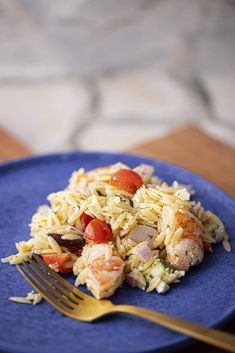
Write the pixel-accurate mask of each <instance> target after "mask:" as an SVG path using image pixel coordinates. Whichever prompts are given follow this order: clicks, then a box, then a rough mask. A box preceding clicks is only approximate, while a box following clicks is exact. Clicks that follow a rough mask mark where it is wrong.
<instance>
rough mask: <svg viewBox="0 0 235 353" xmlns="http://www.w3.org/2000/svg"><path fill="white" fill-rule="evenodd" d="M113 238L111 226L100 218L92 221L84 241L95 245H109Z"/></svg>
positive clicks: (86, 230) (85, 233)
mask: <svg viewBox="0 0 235 353" xmlns="http://www.w3.org/2000/svg"><path fill="white" fill-rule="evenodd" d="M112 237H113V233H112V230H111V228H110V226H109V225H108V224H107V223H105V222H104V221H101V220H100V219H98V218H94V219H93V220H92V221H90V223H89V224H88V226H87V227H86V229H85V232H84V239H85V240H88V241H93V242H94V243H108V242H109V241H110V240H112Z"/></svg>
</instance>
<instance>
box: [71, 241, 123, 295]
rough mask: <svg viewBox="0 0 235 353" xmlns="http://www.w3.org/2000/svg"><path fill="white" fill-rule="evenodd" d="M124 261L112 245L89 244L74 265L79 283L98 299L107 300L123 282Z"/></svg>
mask: <svg viewBox="0 0 235 353" xmlns="http://www.w3.org/2000/svg"><path fill="white" fill-rule="evenodd" d="M124 265H125V264H124V261H123V260H122V259H121V258H120V256H119V254H118V252H117V250H116V249H115V248H114V247H112V245H111V244H89V245H86V246H85V247H84V249H83V252H82V255H81V257H80V258H79V259H78V261H77V262H76V263H75V265H74V268H73V270H74V273H75V274H78V280H79V283H81V284H85V283H86V285H87V288H88V289H89V290H90V291H91V292H92V294H93V295H94V296H95V297H96V298H97V299H101V298H107V297H109V296H110V295H112V294H113V293H114V292H115V290H116V289H117V288H118V287H120V285H121V284H122V281H123V270H124Z"/></svg>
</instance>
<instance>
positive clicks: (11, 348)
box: [0, 150, 235, 353]
mask: <svg viewBox="0 0 235 353" xmlns="http://www.w3.org/2000/svg"><path fill="white" fill-rule="evenodd" d="M79 155H87V156H88V155H89V156H92V155H108V156H112V155H114V156H116V157H118V156H120V158H122V157H123V156H127V157H130V158H133V159H142V160H144V162H145V163H148V162H150V163H151V162H153V161H155V162H158V163H160V164H162V165H165V166H169V167H170V168H172V167H173V168H174V169H175V170H177V171H183V172H184V173H186V174H188V175H189V176H190V177H192V178H196V179H197V180H199V181H201V182H203V184H204V185H206V186H207V187H209V188H210V189H211V190H214V191H216V193H217V195H219V196H222V197H223V198H225V199H226V202H229V203H230V205H231V207H235V199H233V198H232V196H230V195H229V194H227V193H226V192H225V191H223V190H222V189H220V188H219V187H218V186H216V185H215V184H213V183H211V182H210V181H209V180H207V179H206V178H204V177H201V176H200V175H198V174H197V173H195V172H192V171H190V170H188V169H186V168H184V167H181V166H179V165H177V164H174V163H171V162H167V161H165V160H162V159H158V158H151V157H148V156H147V157H146V156H142V155H137V154H132V153H125V152H123V153H122V152H106V151H80V150H74V151H70V152H56V153H45V154H36V155H32V156H27V157H23V158H17V159H12V160H10V161H4V162H0V173H1V172H2V171H4V170H7V169H8V168H11V167H14V166H17V165H24V164H28V163H35V162H37V161H44V160H48V159H54V158H61V157H62V158H70V157H75V156H78V157H79ZM233 318H235V304H234V307H233V308H232V309H231V311H230V312H229V313H225V314H224V315H223V316H222V317H220V319H219V320H218V321H216V322H214V323H211V324H210V325H209V326H208V327H211V328H212V327H214V328H221V327H223V326H225V325H226V324H228V323H229V322H231V320H232V319H233ZM196 342H198V341H196V340H195V339H193V338H190V337H188V336H184V335H181V336H180V337H178V338H176V339H174V340H172V341H171V344H170V345H169V346H164V347H162V348H161V347H159V349H161V352H170V351H177V350H178V349H181V348H186V347H188V346H190V345H192V344H193V343H196ZM16 348H17V347H16V346H15V345H14V344H13V345H11V344H10V343H9V344H2V343H0V350H3V351H5V352H9V353H11V352H12V353H13V352H14V353H26V351H25V350H24V351H22V350H21V349H16ZM159 349H157V350H156V348H155V349H150V350H146V351H144V352H143V351H141V352H137V351H136V353H154V352H156V351H159ZM27 352H28V353H29V352H30V351H27ZM35 353H37V352H35ZM38 353H39V351H38Z"/></svg>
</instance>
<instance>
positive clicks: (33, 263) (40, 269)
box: [17, 254, 88, 312]
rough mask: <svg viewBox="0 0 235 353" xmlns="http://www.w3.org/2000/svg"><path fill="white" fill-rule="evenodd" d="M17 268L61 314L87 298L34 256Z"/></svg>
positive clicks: (39, 258) (38, 257)
mask: <svg viewBox="0 0 235 353" xmlns="http://www.w3.org/2000/svg"><path fill="white" fill-rule="evenodd" d="M17 268H18V270H19V271H20V272H21V274H22V275H23V276H24V277H25V278H26V280H27V281H28V282H29V283H30V284H31V285H32V286H33V287H34V289H35V290H37V291H38V292H39V293H41V295H42V296H43V297H44V299H46V300H47V301H48V302H49V303H50V304H52V305H53V306H55V307H56V308H57V309H59V310H60V311H62V312H63V311H68V310H69V311H72V310H74V309H75V308H76V307H77V305H78V304H79V303H80V302H81V301H82V300H84V299H85V298H86V297H88V296H87V295H86V294H84V293H83V292H81V291H79V290H78V289H77V288H75V287H73V286H72V285H71V284H70V283H69V282H68V281H66V280H64V279H63V278H62V277H61V276H60V275H58V274H57V273H56V272H55V271H54V270H52V269H51V268H50V267H49V266H47V265H46V264H45V263H44V262H43V260H42V259H41V257H40V256H38V255H36V254H33V256H32V258H28V259H27V261H24V262H23V263H22V264H21V265H17Z"/></svg>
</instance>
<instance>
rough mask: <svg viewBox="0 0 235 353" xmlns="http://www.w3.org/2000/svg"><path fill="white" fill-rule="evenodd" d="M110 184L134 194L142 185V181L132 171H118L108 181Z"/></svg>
mask: <svg viewBox="0 0 235 353" xmlns="http://www.w3.org/2000/svg"><path fill="white" fill-rule="evenodd" d="M110 184H111V185H112V186H115V187H116V188H118V189H121V190H125V191H128V192H130V193H131V194H134V193H135V192H136V190H138V189H139V188H140V187H141V186H142V185H143V180H142V179H141V177H140V176H139V174H137V173H136V172H134V171H133V170H129V169H119V170H118V171H117V172H116V173H114V174H113V176H112V177H111V179H110Z"/></svg>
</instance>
